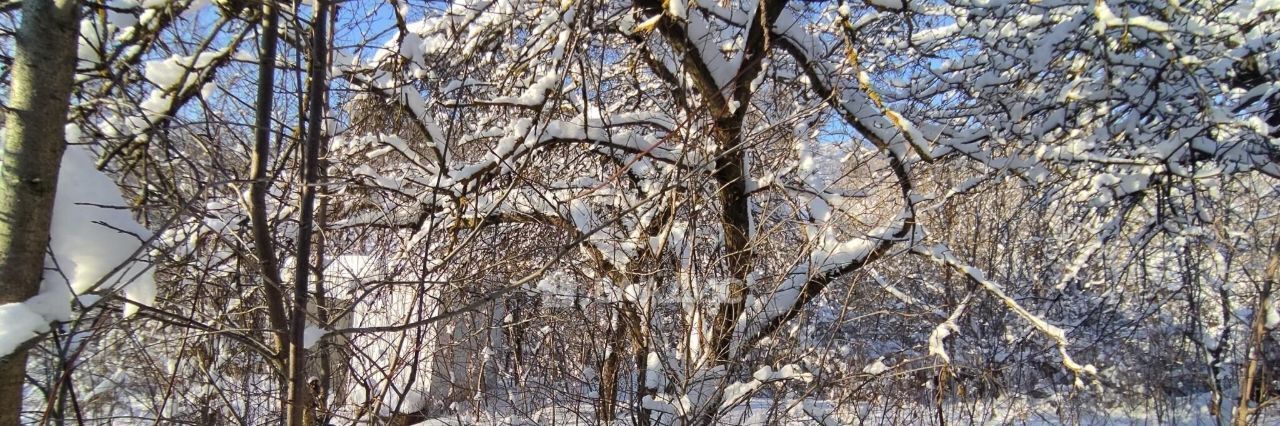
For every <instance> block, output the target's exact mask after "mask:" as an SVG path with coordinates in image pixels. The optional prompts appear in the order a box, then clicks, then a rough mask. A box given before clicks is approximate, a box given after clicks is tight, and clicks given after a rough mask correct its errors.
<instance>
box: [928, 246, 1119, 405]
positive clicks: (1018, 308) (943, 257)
mask: <svg viewBox="0 0 1280 426" xmlns="http://www.w3.org/2000/svg"><path fill="white" fill-rule="evenodd" d="M912 251H913V252H915V253H916V254H919V255H922V256H925V257H927V258H929V259H931V260H933V261H934V262H937V263H939V264H941V265H943V266H946V267H949V268H951V269H953V270H955V271H956V272H960V273H962V274H965V275H967V276H968V277H969V278H970V279H972V280H973V281H974V282H976V283H978V285H981V286H982V288H984V289H986V290H987V292H988V293H991V295H992V296H995V297H996V299H999V300H1000V302H1002V303H1004V305H1005V306H1006V307H1008V308H1009V309H1010V310H1012V311H1013V312H1014V313H1015V314H1017V315H1018V316H1019V317H1022V319H1024V320H1026V321H1027V322H1029V323H1031V326H1032V327H1035V329H1036V330H1039V331H1040V333H1041V334H1044V335H1045V337H1048V338H1049V339H1050V340H1053V342H1054V343H1056V344H1057V346H1058V352H1059V353H1061V354H1062V365H1063V366H1064V367H1066V368H1067V369H1068V370H1071V372H1072V373H1075V375H1076V385H1077V386H1083V384H1084V382H1083V381H1082V380H1081V379H1080V376H1081V375H1091V376H1092V375H1097V373H1098V370H1097V368H1095V367H1094V366H1093V365H1091V364H1085V365H1080V364H1079V363H1077V362H1076V361H1075V360H1073V359H1071V355H1070V354H1069V353H1067V348H1068V347H1069V346H1070V344H1071V343H1070V342H1069V341H1067V333H1066V331H1064V330H1062V329H1061V328H1059V327H1058V326H1055V325H1053V324H1050V323H1049V322H1048V321H1046V320H1044V319H1043V318H1040V317H1039V316H1037V315H1036V314H1033V313H1031V311H1028V310H1027V308H1024V307H1023V306H1022V304H1020V303H1018V301H1017V300H1014V299H1013V298H1012V297H1009V295H1008V294H1006V293H1005V292H1004V289H1003V288H1002V287H1001V286H1000V284H998V283H996V282H995V281H992V280H990V279H988V278H987V276H986V273H984V272H982V270H980V269H978V268H976V267H973V266H970V265H968V264H966V263H964V261H962V260H960V259H959V258H958V257H956V255H955V253H954V252H952V251H951V249H950V248H948V247H947V246H945V245H943V244H937V245H934V246H932V247H927V248H926V247H914V248H912ZM959 311H960V310H959V309H957V312H959ZM952 315H953V316H956V314H952ZM948 322H949V323H950V322H952V320H951V319H949V320H948ZM945 324H947V323H944V325H945ZM939 327H942V326H939ZM952 330H953V331H954V324H953V326H952ZM934 333H935V334H938V331H937V330H935V331H934ZM946 334H947V333H945V332H944V333H942V334H941V335H940V337H939V339H938V340H939V342H940V341H941V338H942V337H946ZM933 343H934V336H933V335H931V336H930V339H929V344H930V353H931V354H933ZM945 354H946V352H945V351H943V352H942V355H943V357H944V358H943V359H944V360H945V359H947V358H945Z"/></svg>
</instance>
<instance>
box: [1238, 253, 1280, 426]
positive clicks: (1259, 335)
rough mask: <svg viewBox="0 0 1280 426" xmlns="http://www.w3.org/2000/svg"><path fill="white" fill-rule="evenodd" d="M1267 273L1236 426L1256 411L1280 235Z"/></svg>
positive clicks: (1279, 264)
mask: <svg viewBox="0 0 1280 426" xmlns="http://www.w3.org/2000/svg"><path fill="white" fill-rule="evenodd" d="M1264 274H1265V276H1264V277H1263V278H1262V289H1261V291H1260V292H1258V303H1257V305H1255V306H1254V311H1253V321H1252V324H1250V326H1249V347H1248V354H1249V357H1248V362H1247V364H1246V365H1245V373H1244V374H1242V375H1241V377H1240V401H1239V402H1238V403H1237V405H1236V412H1235V418H1234V422H1233V424H1235V425H1236V426H1244V425H1247V424H1249V415H1250V412H1251V411H1253V410H1252V409H1251V408H1250V407H1249V402H1250V401H1252V400H1253V394H1254V393H1255V392H1256V390H1255V389H1254V385H1255V384H1257V382H1259V380H1258V375H1259V370H1260V364H1261V361H1262V358H1263V357H1262V353H1263V352H1262V351H1263V342H1265V341H1266V336H1267V320H1266V318H1267V312H1268V311H1269V310H1270V304H1271V303H1274V301H1272V300H1270V299H1271V293H1272V290H1274V289H1275V288H1276V284H1277V283H1280V238H1277V239H1276V240H1275V243H1274V244H1273V246H1272V248H1271V256H1270V259H1269V260H1268V261H1267V269H1266V271H1265V272H1264Z"/></svg>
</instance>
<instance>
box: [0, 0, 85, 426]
mask: <svg viewBox="0 0 1280 426" xmlns="http://www.w3.org/2000/svg"><path fill="white" fill-rule="evenodd" d="M78 9H79V3H78V2H76V1H75V0H43V1H25V2H22V27H21V28H20V29H19V30H18V33H17V34H16V37H14V42H15V43H14V57H13V65H12V68H11V70H12V71H11V76H12V86H11V88H10V92H9V103H8V105H7V106H8V111H7V115H6V117H5V125H6V129H5V144H4V153H3V157H0V161H2V163H0V164H2V166H0V305H3V304H8V303H19V302H23V301H25V300H27V299H28V298H30V297H32V296H35V295H36V293H37V292H38V291H39V289H40V277H41V275H42V274H43V272H44V256H45V248H46V246H47V245H48V242H49V226H50V222H51V218H52V215H53V200H54V192H55V191H56V190H57V188H58V169H59V166H60V162H61V160H62V152H63V151H64V150H65V149H66V143H65V140H64V139H65V137H66V135H65V132H66V130H65V129H64V127H65V126H66V124H67V110H68V108H69V105H70V102H71V88H72V85H73V83H74V80H73V76H74V74H75V65H76V37H77V35H78V34H79V29H80V26H79V22H78V16H77V15H78ZM26 361H27V353H26V349H25V348H24V347H19V348H18V349H16V350H15V351H14V352H13V353H12V354H8V355H7V356H3V357H0V401H2V402H0V425H16V424H18V423H19V420H21V412H22V385H23V381H24V377H25V373H26Z"/></svg>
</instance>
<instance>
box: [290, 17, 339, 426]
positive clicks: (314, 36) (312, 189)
mask: <svg viewBox="0 0 1280 426" xmlns="http://www.w3.org/2000/svg"><path fill="white" fill-rule="evenodd" d="M313 5H314V6H315V10H314V11H313V15H312V18H311V61H310V69H309V70H308V74H309V75H308V84H307V138H306V143H305V144H303V160H302V173H303V176H302V212H301V213H300V217H299V219H298V221H299V224H298V242H297V243H298V258H297V259H298V260H297V261H296V262H295V266H296V268H295V269H294V272H295V273H294V276H293V284H294V286H293V312H292V314H291V318H290V320H291V324H290V325H289V331H290V339H289V341H290V344H289V396H288V401H289V404H290V405H289V412H288V415H287V417H286V420H287V421H286V423H287V424H288V425H289V426H302V425H303V424H309V423H313V422H314V414H315V413H314V411H311V410H309V408H310V407H312V406H313V405H314V404H313V403H312V400H311V398H313V397H314V395H312V393H311V392H310V386H309V385H308V384H307V348H306V346H305V345H304V344H303V335H304V332H305V331H306V328H307V297H308V295H307V285H308V280H309V279H310V277H311V241H312V236H313V234H314V232H313V231H314V228H315V210H316V208H315V205H316V184H317V181H318V180H319V173H320V167H319V165H320V164H319V163H320V139H321V138H322V137H323V134H322V133H323V130H324V129H323V127H324V123H323V122H324V109H325V108H324V98H325V97H324V93H325V92H326V91H327V90H328V82H327V77H326V75H325V74H326V71H327V70H328V64H327V62H328V61H326V59H327V58H328V50H329V49H328V41H329V36H328V35H326V32H327V27H328V26H327V24H328V21H329V17H328V14H327V12H328V9H329V5H328V3H327V2H326V1H325V0H315V3H313Z"/></svg>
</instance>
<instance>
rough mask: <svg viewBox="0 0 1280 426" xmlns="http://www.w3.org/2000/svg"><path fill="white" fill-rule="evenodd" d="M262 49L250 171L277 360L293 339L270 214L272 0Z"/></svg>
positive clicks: (256, 243) (252, 215) (257, 250)
mask: <svg viewBox="0 0 1280 426" xmlns="http://www.w3.org/2000/svg"><path fill="white" fill-rule="evenodd" d="M263 13H264V15H263V19H264V21H265V22H264V23H263V28H262V32H263V34H262V50H261V53H260V56H259V59H258V61H259V64H258V94H257V96H258V98H257V111H255V112H256V115H255V117H254V129H253V130H254V135H253V136H254V144H253V152H252V153H251V156H252V157H251V159H250V161H251V162H252V164H251V167H253V168H252V170H250V171H249V179H250V180H251V181H252V183H251V184H250V186H249V220H250V222H251V226H252V227H253V251H254V255H255V256H257V257H258V272H259V273H260V274H261V275H262V280H263V284H264V285H263V288H262V292H263V297H264V298H265V299H266V304H267V321H268V322H269V324H270V326H271V331H272V333H273V339H274V340H275V349H276V356H277V357H278V359H277V361H278V360H279V359H280V358H283V357H284V354H285V353H286V352H287V350H288V346H289V341H288V340H287V339H285V336H284V334H285V332H286V327H288V320H287V319H288V318H287V316H286V314H285V310H284V283H283V280H281V279H280V267H279V261H278V260H277V259H276V249H275V243H274V240H273V239H272V238H273V237H272V236H271V224H270V223H269V222H268V218H267V191H268V190H269V189H270V187H271V183H270V182H269V181H268V179H269V176H270V175H269V174H268V172H267V164H268V163H269V162H270V152H271V112H272V106H273V104H274V102H275V92H274V90H275V88H274V86H275V74H276V41H277V39H278V37H279V36H278V28H277V25H278V21H279V13H278V12H277V11H276V9H275V8H274V7H271V6H270V4H268V5H266V6H264V10H263Z"/></svg>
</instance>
